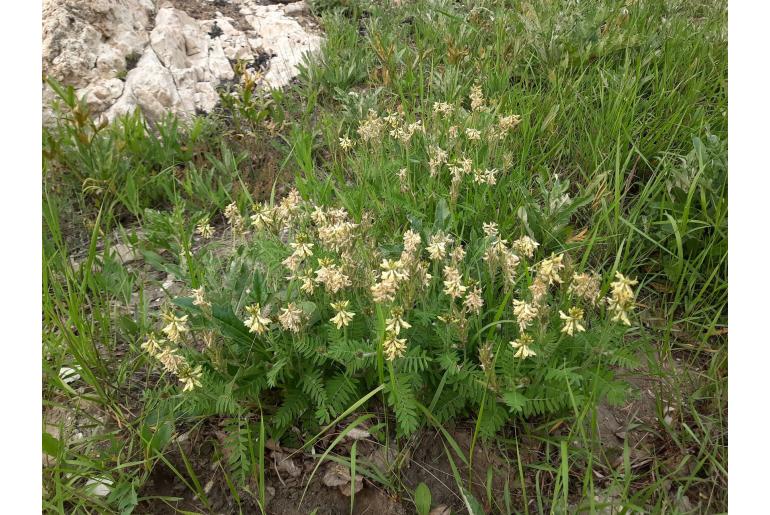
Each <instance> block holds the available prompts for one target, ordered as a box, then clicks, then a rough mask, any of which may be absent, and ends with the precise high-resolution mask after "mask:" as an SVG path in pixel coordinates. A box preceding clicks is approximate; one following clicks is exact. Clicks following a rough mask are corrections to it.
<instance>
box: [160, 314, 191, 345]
mask: <svg viewBox="0 0 770 515" xmlns="http://www.w3.org/2000/svg"><path fill="white" fill-rule="evenodd" d="M162 316H163V321H164V322H165V324H166V325H165V326H164V327H163V332H164V333H165V334H166V337H167V338H168V339H169V340H171V341H172V342H174V343H179V342H180V341H182V337H183V336H184V334H185V333H186V332H188V331H189V330H190V328H189V326H188V325H187V318H188V315H183V316H181V317H178V316H176V314H174V312H173V311H171V310H167V311H165V312H164V313H163V315H162Z"/></svg>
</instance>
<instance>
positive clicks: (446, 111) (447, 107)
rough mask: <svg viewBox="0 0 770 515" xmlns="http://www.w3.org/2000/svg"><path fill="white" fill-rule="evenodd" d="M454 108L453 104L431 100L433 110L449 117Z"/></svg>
mask: <svg viewBox="0 0 770 515" xmlns="http://www.w3.org/2000/svg"><path fill="white" fill-rule="evenodd" d="M454 110H455V106H453V105H452V104H450V103H449V102H433V112H434V113H436V114H440V115H442V116H443V117H444V118H449V117H450V116H452V113H453V112H454Z"/></svg>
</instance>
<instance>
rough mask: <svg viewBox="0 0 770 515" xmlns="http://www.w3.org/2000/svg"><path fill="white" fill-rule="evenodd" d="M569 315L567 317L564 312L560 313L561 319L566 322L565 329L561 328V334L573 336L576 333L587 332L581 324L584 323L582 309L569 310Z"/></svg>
mask: <svg viewBox="0 0 770 515" xmlns="http://www.w3.org/2000/svg"><path fill="white" fill-rule="evenodd" d="M567 313H568V314H566V315H565V314H564V312H563V311H559V318H561V319H562V320H564V327H562V328H561V332H563V333H566V334H568V335H569V336H573V335H574V334H575V331H577V332H579V333H582V332H583V331H585V330H586V328H585V327H583V324H581V323H580V322H582V321H583V310H582V309H580V308H578V307H573V308H569V309H568V310H567Z"/></svg>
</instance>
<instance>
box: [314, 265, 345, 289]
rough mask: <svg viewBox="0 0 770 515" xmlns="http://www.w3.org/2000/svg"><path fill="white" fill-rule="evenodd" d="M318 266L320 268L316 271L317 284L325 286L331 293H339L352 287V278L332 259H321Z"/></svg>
mask: <svg viewBox="0 0 770 515" xmlns="http://www.w3.org/2000/svg"><path fill="white" fill-rule="evenodd" d="M318 264H319V268H318V270H316V271H315V275H316V278H315V282H316V283H318V284H321V285H323V287H324V289H325V290H326V291H328V292H329V293H331V294H335V293H338V292H340V291H342V290H343V289H345V288H347V287H348V286H350V285H351V282H350V278H349V277H348V276H347V275H345V274H344V273H343V272H342V269H341V268H340V266H339V265H338V264H336V263H334V262H333V261H332V260H331V259H328V258H324V259H319V260H318Z"/></svg>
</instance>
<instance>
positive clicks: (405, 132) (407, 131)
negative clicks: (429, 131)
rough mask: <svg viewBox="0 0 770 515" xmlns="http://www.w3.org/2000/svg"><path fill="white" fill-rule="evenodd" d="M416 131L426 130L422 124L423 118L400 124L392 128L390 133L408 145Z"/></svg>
mask: <svg viewBox="0 0 770 515" xmlns="http://www.w3.org/2000/svg"><path fill="white" fill-rule="evenodd" d="M415 132H425V128H424V127H423V126H422V120H417V121H416V122H414V123H409V124H404V125H398V126H396V127H395V128H393V129H391V131H390V135H391V137H393V138H396V139H398V140H399V141H400V142H401V143H402V144H404V145H406V144H407V143H409V141H410V140H411V139H412V136H413V135H414V133H415Z"/></svg>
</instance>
